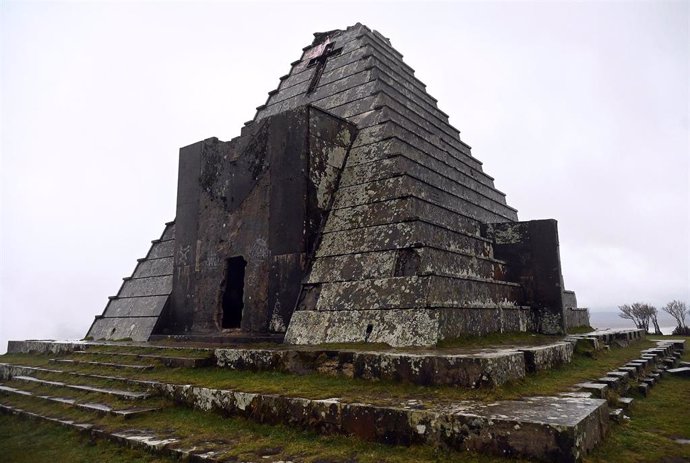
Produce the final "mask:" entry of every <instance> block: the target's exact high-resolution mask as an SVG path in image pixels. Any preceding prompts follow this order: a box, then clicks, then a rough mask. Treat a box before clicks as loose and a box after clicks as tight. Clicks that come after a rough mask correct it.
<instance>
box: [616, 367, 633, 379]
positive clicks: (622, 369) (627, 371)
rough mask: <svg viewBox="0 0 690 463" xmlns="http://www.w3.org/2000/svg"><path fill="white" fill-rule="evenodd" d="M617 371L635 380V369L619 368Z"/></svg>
mask: <svg viewBox="0 0 690 463" xmlns="http://www.w3.org/2000/svg"><path fill="white" fill-rule="evenodd" d="M618 371H619V372H621V373H624V374H627V375H628V377H629V378H631V379H635V378H637V373H638V369H637V367H619V368H618Z"/></svg>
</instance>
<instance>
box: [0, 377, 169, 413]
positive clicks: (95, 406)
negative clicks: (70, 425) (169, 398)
mask: <svg viewBox="0 0 690 463" xmlns="http://www.w3.org/2000/svg"><path fill="white" fill-rule="evenodd" d="M0 392H5V393H8V394H15V395H23V396H27V397H36V398H38V399H41V400H46V401H49V402H55V403H61V404H65V405H70V406H72V407H75V408H79V409H82V410H86V411H89V412H95V413H99V414H102V415H113V416H120V417H122V418H129V417H132V416H136V415H140V414H142V413H148V412H153V411H156V410H160V408H158V407H137V408H125V409H115V408H113V407H111V406H109V405H106V404H101V403H95V402H79V401H78V400H76V399H70V398H65V397H53V396H48V395H38V394H34V393H32V392H29V391H24V390H21V389H17V388H14V387H11V386H7V385H3V384H0Z"/></svg>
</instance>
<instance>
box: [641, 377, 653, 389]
mask: <svg viewBox="0 0 690 463" xmlns="http://www.w3.org/2000/svg"><path fill="white" fill-rule="evenodd" d="M640 382H641V383H644V384H647V385H648V386H649V387H653V386H654V385H655V384H656V379H654V378H650V377H648V376H647V377H645V378H644V379H642V380H641V381H640Z"/></svg>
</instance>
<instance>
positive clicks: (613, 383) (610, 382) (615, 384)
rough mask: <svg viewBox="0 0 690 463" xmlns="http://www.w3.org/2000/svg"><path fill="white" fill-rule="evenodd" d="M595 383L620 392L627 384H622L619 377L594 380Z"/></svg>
mask: <svg viewBox="0 0 690 463" xmlns="http://www.w3.org/2000/svg"><path fill="white" fill-rule="evenodd" d="M596 382H597V383H602V384H606V385H607V386H608V387H609V389H610V390H613V391H616V392H621V391H624V390H625V389H626V386H627V383H624V382H623V380H622V379H621V377H620V376H604V377H602V378H599V379H597V380H596Z"/></svg>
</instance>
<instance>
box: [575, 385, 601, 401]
mask: <svg viewBox="0 0 690 463" xmlns="http://www.w3.org/2000/svg"><path fill="white" fill-rule="evenodd" d="M575 387H576V388H577V389H580V390H582V391H585V392H591V393H592V394H593V395H594V397H597V398H600V399H605V398H606V396H607V395H608V392H609V386H608V385H606V384H604V383H595V382H586V383H580V384H576V385H575Z"/></svg>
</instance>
